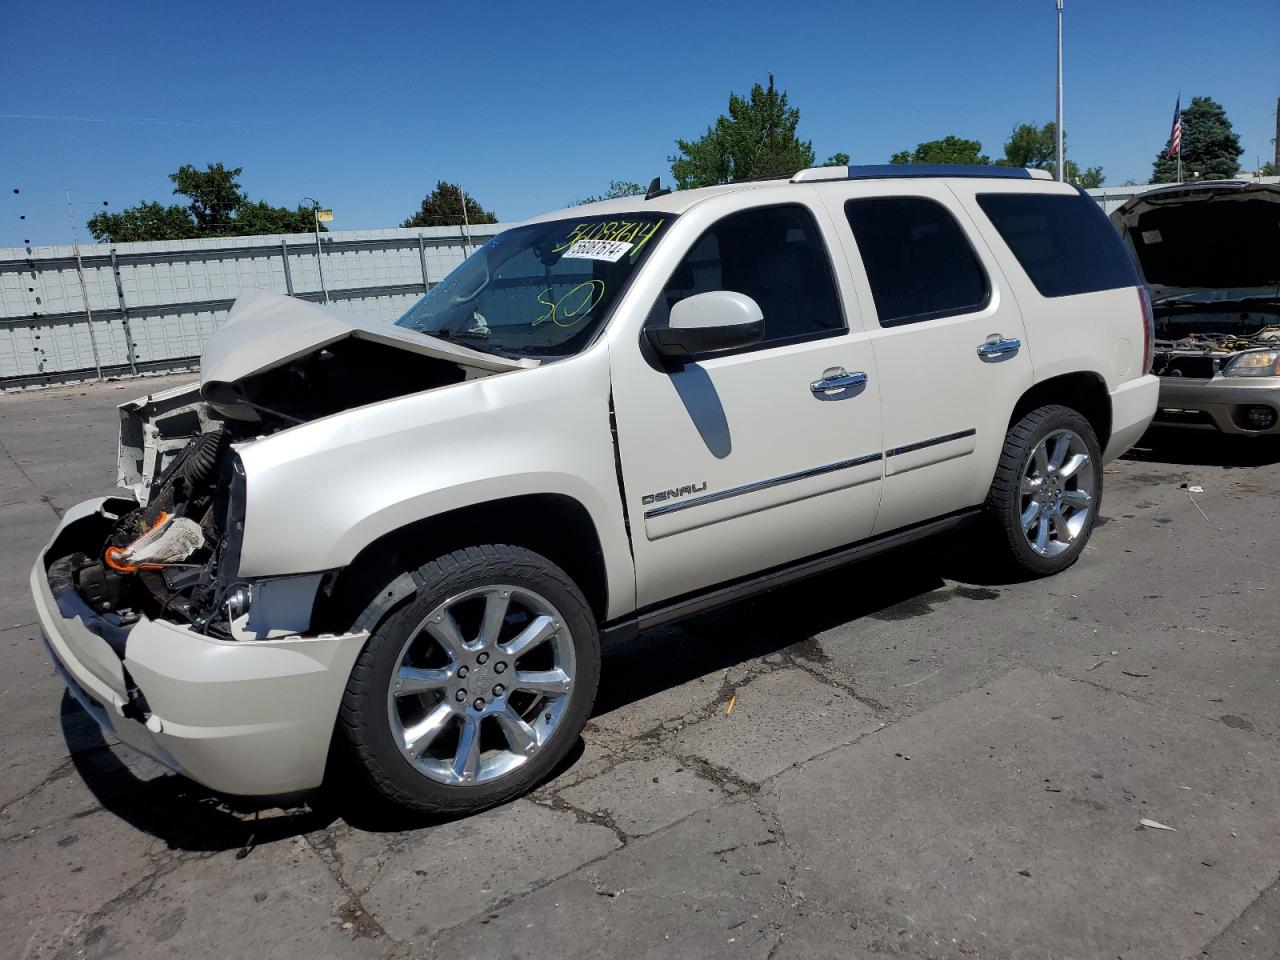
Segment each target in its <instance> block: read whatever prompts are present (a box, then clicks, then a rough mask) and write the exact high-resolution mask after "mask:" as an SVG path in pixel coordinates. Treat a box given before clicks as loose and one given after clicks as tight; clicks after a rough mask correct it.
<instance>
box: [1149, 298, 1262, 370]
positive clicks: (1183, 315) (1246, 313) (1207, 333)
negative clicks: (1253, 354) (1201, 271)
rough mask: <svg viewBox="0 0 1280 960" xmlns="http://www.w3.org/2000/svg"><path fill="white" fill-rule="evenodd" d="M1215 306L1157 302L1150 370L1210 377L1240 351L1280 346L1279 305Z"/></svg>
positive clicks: (1225, 304)
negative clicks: (1268, 306) (1265, 306)
mask: <svg viewBox="0 0 1280 960" xmlns="http://www.w3.org/2000/svg"><path fill="white" fill-rule="evenodd" d="M1214 307H1215V305H1214V304H1205V303H1188V304H1179V303H1160V304H1157V305H1156V308H1155V334H1156V342H1155V352H1154V355H1153V359H1152V367H1151V372H1152V373H1154V374H1156V375H1157V376H1161V377H1194V378H1200V379H1210V378H1212V377H1214V376H1215V375H1217V374H1218V373H1219V372H1220V371H1221V370H1222V368H1223V367H1224V366H1226V365H1227V364H1228V363H1229V362H1230V361H1231V360H1232V359H1234V358H1235V357H1236V355H1237V354H1239V353H1241V352H1243V351H1246V350H1258V349H1265V348H1268V347H1277V346H1280V308H1277V307H1272V308H1271V309H1269V310H1266V309H1262V310H1259V309H1249V310H1242V309H1241V305H1240V304H1238V303H1235V304H1230V303H1224V304H1221V305H1217V309H1214Z"/></svg>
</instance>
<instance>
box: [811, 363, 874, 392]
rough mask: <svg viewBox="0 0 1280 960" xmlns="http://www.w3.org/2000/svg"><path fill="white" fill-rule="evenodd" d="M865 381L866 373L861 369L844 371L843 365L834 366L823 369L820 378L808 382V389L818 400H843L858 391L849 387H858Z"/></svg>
mask: <svg viewBox="0 0 1280 960" xmlns="http://www.w3.org/2000/svg"><path fill="white" fill-rule="evenodd" d="M866 382H867V375H866V374H865V373H863V372H862V371H861V370H855V371H854V372H853V373H846V372H845V370H844V368H843V367H834V368H832V369H831V370H826V371H823V374H822V379H821V380H815V381H813V383H811V384H809V390H810V392H811V393H812V394H813V395H814V396H815V397H817V398H818V399H819V400H844V399H845V398H846V397H856V396H857V395H858V393H859V392H860V391H857V390H852V389H850V388H851V387H860V386H862V385H863V384H865V383H866Z"/></svg>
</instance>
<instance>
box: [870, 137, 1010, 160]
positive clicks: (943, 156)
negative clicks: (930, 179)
mask: <svg viewBox="0 0 1280 960" xmlns="http://www.w3.org/2000/svg"><path fill="white" fill-rule="evenodd" d="M889 162H890V163H976V164H982V165H986V164H988V163H990V162H991V158H990V157H988V156H985V155H984V154H983V153H982V142H981V141H979V140H965V139H963V138H961V137H957V136H955V135H953V134H947V136H945V137H943V138H942V139H941V140H926V141H925V142H924V143H919V144H916V148H915V150H900V151H898V152H897V153H895V154H894V155H893V156H892V157H890V158H889Z"/></svg>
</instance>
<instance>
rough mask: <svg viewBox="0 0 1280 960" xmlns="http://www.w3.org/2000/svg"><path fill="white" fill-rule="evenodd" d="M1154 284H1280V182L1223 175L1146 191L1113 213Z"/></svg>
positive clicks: (1207, 285) (1189, 285)
mask: <svg viewBox="0 0 1280 960" xmlns="http://www.w3.org/2000/svg"><path fill="white" fill-rule="evenodd" d="M1111 220H1112V222H1113V223H1115V224H1116V226H1117V227H1119V228H1120V231H1121V232H1122V233H1123V234H1124V235H1125V236H1126V237H1128V239H1129V242H1130V244H1132V247H1133V250H1134V253H1135V254H1136V255H1137V257H1138V261H1139V263H1141V265H1142V272H1143V275H1144V277H1145V278H1146V281H1147V283H1148V284H1149V285H1153V286H1154V285H1160V286H1163V287H1176V288H1180V289H1190V288H1206V287H1207V288H1222V287H1232V288H1242V287H1262V286H1267V285H1280V184H1269V183H1268V184H1264V183H1247V182H1243V181H1223V182H1219V183H1206V184H1194V185H1184V186H1175V187H1168V188H1165V189H1162V190H1153V191H1151V192H1150V193H1143V194H1140V195H1138V196H1136V197H1134V198H1133V199H1132V200H1130V201H1128V202H1127V203H1125V204H1124V205H1123V206H1121V207H1120V208H1119V209H1117V210H1115V211H1113V212H1112V214H1111Z"/></svg>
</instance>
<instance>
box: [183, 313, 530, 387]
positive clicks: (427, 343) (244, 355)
mask: <svg viewBox="0 0 1280 960" xmlns="http://www.w3.org/2000/svg"><path fill="white" fill-rule="evenodd" d="M347 338H356V339H360V340H366V341H369V342H372V343H378V344H382V345H384V346H389V347H395V348H398V349H401V350H407V351H409V352H410V353H417V354H421V355H422V356H425V357H432V358H435V359H437V360H452V361H454V362H456V363H457V364H458V365H460V366H463V367H474V368H477V369H480V370H488V371H491V372H495V373H497V372H501V371H505V370H518V369H521V368H523V367H536V366H537V365H538V361H537V360H533V359H529V358H520V359H512V358H509V357H500V356H497V355H496V354H492V353H483V352H481V351H479V350H471V349H468V348H467V347H464V346H461V345H459V344H454V343H447V342H445V341H444V340H437V339H436V338H434V337H429V336H427V335H426V334H422V333H417V332H415V331H413V330H407V329H405V328H404V327H397V326H396V325H395V324H393V323H383V322H380V321H377V320H368V319H366V318H364V317H359V316H356V315H355V314H349V313H344V312H341V311H338V310H333V309H331V308H329V307H323V306H320V305H319V304H315V303H308V302H307V301H305V300H297V299H295V298H293V297H286V296H283V295H281V294H278V293H271V292H268V291H266V290H250V291H248V292H246V293H243V294H241V295H240V297H239V298H238V299H237V300H236V302H235V305H234V306H232V308H231V312H230V313H229V314H228V315H227V318H226V320H225V321H223V323H222V325H221V326H219V327H218V329H217V330H215V331H214V333H213V336H212V337H210V338H209V341H208V343H207V344H206V345H205V348H204V354H203V355H202V356H201V357H200V382H201V384H202V386H203V387H204V388H205V389H206V390H207V388H208V387H209V386H210V385H211V384H216V383H235V382H236V381H238V380H243V379H244V378H246V377H251V376H254V375H256V374H260V373H264V372H266V371H268V370H273V369H275V368H276V367H282V366H285V365H286V364H288V363H290V362H292V361H294V360H296V359H298V358H299V357H303V356H305V355H307V354H310V353H314V352H315V351H316V350H321V349H323V348H325V347H329V346H332V345H334V344H336V343H338V342H339V341H341V340H346V339H347Z"/></svg>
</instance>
